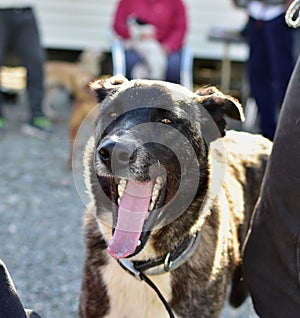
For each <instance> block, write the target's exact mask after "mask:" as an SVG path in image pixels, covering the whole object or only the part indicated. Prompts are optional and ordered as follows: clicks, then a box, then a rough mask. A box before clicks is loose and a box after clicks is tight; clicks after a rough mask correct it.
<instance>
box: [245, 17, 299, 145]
mask: <svg viewBox="0 0 300 318" xmlns="http://www.w3.org/2000/svg"><path fill="white" fill-rule="evenodd" d="M248 40H249V47H250V56H249V61H248V72H249V79H250V89H251V95H252V96H253V97H254V98H255V100H256V104H257V106H258V109H259V114H260V119H261V125H260V126H261V127H260V128H261V133H262V134H263V135H264V136H266V137H268V138H270V139H273V136H274V132H275V128H276V123H277V112H278V109H279V107H280V106H281V104H282V101H283V97H284V94H285V91H286V88H287V85H288V82H289V79H290V76H291V73H292V70H293V67H294V57H293V30H292V29H290V28H289V27H288V26H287V25H286V23H285V21H284V15H283V14H282V15H280V16H279V17H277V18H276V19H274V20H271V21H257V20H255V19H253V18H250V20H249V24H248Z"/></svg>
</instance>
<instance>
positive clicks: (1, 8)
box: [0, 0, 51, 135]
mask: <svg viewBox="0 0 300 318" xmlns="http://www.w3.org/2000/svg"><path fill="white" fill-rule="evenodd" d="M33 5H34V3H33V1H22V0H0V66H1V65H3V63H4V59H5V56H6V53H7V52H8V49H9V48H13V49H14V51H15V52H16V53H17V55H18V57H19V58H20V61H21V64H22V65H23V66H24V67H25V68H26V71H27V92H28V100H29V107H30V110H31V114H30V116H29V123H28V125H24V127H23V131H24V132H25V133H28V134H30V135H36V134H41V135H48V134H50V133H51V123H50V121H49V119H48V118H47V117H46V116H45V115H44V113H43V110H42V100H43V97H44V71H43V67H44V61H45V52H44V50H43V48H42V46H41V43H40V37H39V30H38V25H37V21H36V18H35V14H34V9H33ZM2 106H3V94H2V93H1V90H0V131H1V130H3V129H4V128H5V125H6V120H5V118H4V116H3V112H2V108H3V107H2Z"/></svg>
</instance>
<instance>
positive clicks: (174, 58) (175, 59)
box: [125, 50, 181, 84]
mask: <svg viewBox="0 0 300 318" xmlns="http://www.w3.org/2000/svg"><path fill="white" fill-rule="evenodd" d="M125 55H126V57H125V59H126V77H127V78H128V79H131V71H132V69H133V67H134V66H135V65H136V64H137V63H140V62H142V61H143V60H142V58H141V57H140V56H139V55H138V54H137V52H136V51H134V50H128V51H126V53H125ZM180 62H181V54H180V52H173V53H171V54H169V56H168V61H167V73H166V78H165V80H166V81H168V82H172V83H178V84H180Z"/></svg>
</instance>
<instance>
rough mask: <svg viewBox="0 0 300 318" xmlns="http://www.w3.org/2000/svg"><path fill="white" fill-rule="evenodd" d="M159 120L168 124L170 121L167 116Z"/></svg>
mask: <svg viewBox="0 0 300 318" xmlns="http://www.w3.org/2000/svg"><path fill="white" fill-rule="evenodd" d="M161 122H162V123H164V124H170V123H171V122H172V121H171V120H170V119H169V118H163V119H162V120H161Z"/></svg>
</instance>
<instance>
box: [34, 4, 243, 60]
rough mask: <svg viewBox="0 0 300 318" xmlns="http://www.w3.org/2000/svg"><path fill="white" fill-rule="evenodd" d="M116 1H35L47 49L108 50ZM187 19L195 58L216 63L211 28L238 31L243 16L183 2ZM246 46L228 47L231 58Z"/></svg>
mask: <svg viewBox="0 0 300 318" xmlns="http://www.w3.org/2000/svg"><path fill="white" fill-rule="evenodd" d="M116 2H117V0H39V1H37V13H38V18H39V23H40V28H41V35H42V41H43V43H44V45H45V47H47V48H61V49H84V48H87V47H88V48H91V47H92V48H97V49H102V50H109V48H110V35H109V29H110V25H111V19H112V16H113V12H114V9H115V5H116ZM185 3H186V6H187V9H188V16H189V34H188V38H187V43H188V45H189V46H190V47H191V49H192V50H193V52H194V54H195V56H196V57H200V58H212V59H220V58H222V56H223V52H224V50H223V49H224V48H223V44H222V43H215V42H211V41H209V40H208V33H209V30H210V29H211V28H212V27H213V26H224V27H226V28H233V29H240V28H241V27H242V26H243V24H244V22H245V19H246V16H245V13H244V12H243V11H241V10H237V9H235V8H234V7H233V6H232V4H231V0H185ZM247 54H248V53H247V47H246V45H232V46H231V49H230V55H231V58H232V59H234V60H244V59H246V57H247Z"/></svg>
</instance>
